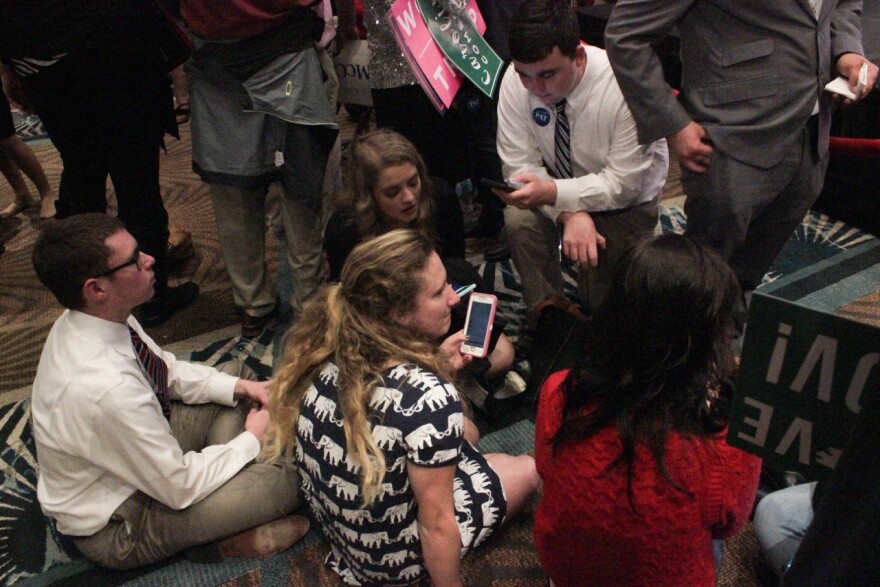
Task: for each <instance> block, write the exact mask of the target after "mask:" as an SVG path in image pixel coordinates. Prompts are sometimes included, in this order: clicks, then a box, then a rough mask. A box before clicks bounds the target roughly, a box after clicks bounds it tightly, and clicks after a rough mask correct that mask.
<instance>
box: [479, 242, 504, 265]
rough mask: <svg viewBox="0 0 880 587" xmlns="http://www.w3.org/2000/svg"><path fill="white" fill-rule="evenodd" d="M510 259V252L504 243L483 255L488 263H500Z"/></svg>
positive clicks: (494, 246) (499, 243)
mask: <svg viewBox="0 0 880 587" xmlns="http://www.w3.org/2000/svg"><path fill="white" fill-rule="evenodd" d="M509 257H510V251H508V250H507V245H506V244H505V243H504V241H498V242H497V243H495V244H494V245H492V246H491V247H490V248H489V249H487V250H486V252H485V253H483V259H484V260H485V261H486V263H500V262H501V261H504V260H505V259H507V258H509Z"/></svg>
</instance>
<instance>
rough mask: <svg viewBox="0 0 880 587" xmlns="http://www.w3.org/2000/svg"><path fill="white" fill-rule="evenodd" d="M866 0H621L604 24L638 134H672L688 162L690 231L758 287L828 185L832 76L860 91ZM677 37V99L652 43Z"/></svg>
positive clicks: (651, 137) (871, 70)
mask: <svg viewBox="0 0 880 587" xmlns="http://www.w3.org/2000/svg"><path fill="white" fill-rule="evenodd" d="M861 7H862V2H861V0H790V1H786V2H753V1H751V0H619V1H618V2H617V3H616V5H615V7H614V10H613V11H612V13H611V19H610V20H609V22H608V26H607V28H606V30H605V40H606V48H607V50H608V57H609V59H610V60H611V66H612V68H613V69H614V74H615V76H616V78H617V81H618V83H619V84H620V88H621V90H622V91H623V95H624V97H625V98H626V101H627V104H628V105H629V108H630V110H631V111H632V113H633V116H634V117H635V120H636V123H637V125H638V136H639V141H640V142H642V143H649V142H651V141H655V140H657V139H661V138H664V137H666V138H667V140H668V141H669V145H670V149H671V151H672V153H673V154H674V155H675V156H676V157H677V158H678V160H679V162H680V163H681V166H682V187H683V188H684V192H685V194H686V195H687V201H686V203H685V212H686V214H687V218H688V223H687V231H686V234H687V235H688V236H690V237H693V238H695V239H699V240H702V241H705V242H707V243H709V244H710V245H711V246H712V247H713V248H714V249H715V250H717V251H718V252H719V253H720V254H721V256H722V257H723V258H724V259H726V260H727V262H728V263H729V264H730V266H731V267H732V268H733V270H734V271H735V272H736V275H737V277H738V279H739V281H740V284H741V286H742V288H743V290H745V291H746V292H748V291H750V290H753V289H755V287H757V286H758V285H759V284H760V283H761V279H762V277H763V276H764V274H765V273H766V272H767V269H769V267H770V264H771V263H772V262H773V260H774V259H775V258H776V256H777V254H778V253H779V251H780V250H781V249H782V247H783V246H784V245H785V243H786V242H787V241H788V239H789V236H790V235H791V233H792V231H793V230H794V229H795V227H796V226H797V225H798V224H799V223H800V222H801V220H803V218H804V215H805V214H806V212H807V210H808V209H809V207H810V205H811V204H812V203H813V201H814V200H815V199H816V197H817V196H818V194H819V192H820V190H821V189H822V183H823V180H824V175H825V169H826V166H827V164H828V129H829V125H830V118H831V116H830V111H829V106H830V103H831V98H830V97H829V96H828V94H827V93H826V92H824V91H823V90H822V88H823V87H824V86H825V84H827V83H828V82H829V81H831V79H832V78H833V77H835V76H836V75H838V74H839V75H841V76H843V77H844V78H846V79H847V80H848V81H849V85H850V87H851V88H853V89H856V85H857V79H858V76H859V71H860V69H861V68H862V66H863V65H865V66H866V68H867V77H868V83H867V84H865V86H864V87H861V88H860V89H859V93H858V95H857V97H856V99H861V98H863V97H864V96H865V95H867V94H868V92H870V91H871V90H872V89H873V87H874V84H875V83H876V81H877V66H876V65H874V64H873V63H870V62H869V61H868V60H866V59H865V58H864V57H863V56H862V55H863V50H862V42H861V31H860V27H859V14H860V12H861ZM673 28H675V29H677V31H678V35H679V37H680V38H681V58H682V84H681V85H682V87H681V94H680V95H679V97H678V98H676V96H675V95H674V93H673V91H672V89H671V88H670V87H669V86H668V85H667V84H666V82H665V81H664V79H663V73H662V69H661V66H660V60H659V58H658V56H657V53H656V51H655V49H654V45H655V44H656V43H657V42H659V41H660V40H662V39H663V38H664V37H665V36H667V35H668V34H669V33H670V31H671V30H672V29H673Z"/></svg>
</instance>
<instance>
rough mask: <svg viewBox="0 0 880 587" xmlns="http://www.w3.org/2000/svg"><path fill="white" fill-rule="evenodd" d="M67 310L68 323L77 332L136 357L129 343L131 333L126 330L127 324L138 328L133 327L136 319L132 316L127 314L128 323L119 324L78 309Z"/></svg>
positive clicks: (102, 344)
mask: <svg viewBox="0 0 880 587" xmlns="http://www.w3.org/2000/svg"><path fill="white" fill-rule="evenodd" d="M67 312H69V316H68V320H69V321H70V324H71V325H72V326H73V327H74V328H75V329H76V330H77V331H78V332H80V333H82V334H83V335H84V336H86V337H88V338H90V339H92V340H94V341H95V342H97V343H98V344H100V345H101V346H104V347H108V348H113V349H114V350H116V351H118V352H120V353H122V354H124V355H126V356H128V357H133V358H136V356H135V354H134V348H133V347H132V345H131V334H130V333H129V331H128V327H129V326H132V327H133V328H135V330H138V329H137V328H136V327H135V325H137V320H135V319H134V317H132V316H129V317H128V323H126V324H119V323H118V322H111V321H109V320H104V319H103V318H98V317H97V316H92V315H91V314H86V313H85V312H80V311H78V310H67Z"/></svg>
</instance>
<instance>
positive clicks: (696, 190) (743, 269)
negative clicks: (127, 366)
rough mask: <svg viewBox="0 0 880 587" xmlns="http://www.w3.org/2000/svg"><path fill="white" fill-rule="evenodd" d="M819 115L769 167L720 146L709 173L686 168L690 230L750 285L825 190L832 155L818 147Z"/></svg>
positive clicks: (749, 287)
mask: <svg viewBox="0 0 880 587" xmlns="http://www.w3.org/2000/svg"><path fill="white" fill-rule="evenodd" d="M817 120H818V117H813V118H812V119H810V121H809V122H808V123H807V124H806V125H805V126H804V128H803V129H802V130H801V132H800V135H801V136H800V140H798V141H797V142H796V143H795V144H794V146H793V147H792V148H791V150H790V151H789V152H788V153H787V154H786V156H785V157H784V158H783V160H782V161H780V162H779V164H778V165H776V166H774V167H771V168H770V169H759V168H757V167H752V166H751V165H748V164H746V163H742V162H741V161H737V160H736V159H734V158H733V157H730V156H729V155H726V154H724V153H719V152H717V151H716V152H715V154H714V155H713V156H712V164H711V165H710V166H709V170H708V171H707V172H706V173H692V172H689V171H687V170H682V174H681V183H682V187H683V189H684V193H685V194H687V200H686V201H685V213H686V214H687V229H686V234H687V235H688V236H690V237H691V238H694V239H697V240H701V241H704V242H706V243H708V244H709V245H710V246H711V247H712V248H714V249H715V250H716V251H718V252H719V253H720V254H721V256H722V257H723V258H724V259H726V260H727V262H728V264H729V265H730V266H731V268H732V269H733V271H734V272H735V273H736V276H737V278H738V279H739V282H740V285H741V286H742V287H743V289H745V290H753V289H755V288H756V287H758V286H759V285H760V284H761V279H762V278H763V276H764V274H765V273H766V272H767V270H768V269H770V265H771V264H772V263H773V261H774V260H775V259H776V256H777V255H778V254H779V251H781V250H782V247H783V246H785V243H787V242H788V239H789V237H791V233H792V232H793V231H794V230H795V228H797V226H798V225H799V224H800V223H801V221H802V220H803V219H804V216H805V215H806V213H807V211H809V209H810V206H811V205H812V203H813V202H814V201H815V200H816V197H817V196H818V195H819V192H820V191H821V189H822V181H823V179H824V177H825V168H826V167H827V165H828V157H827V156H826V157H825V158H823V159H820V158H819V156H818V153H817V151H816V145H817V142H818V137H817V132H818V127H817Z"/></svg>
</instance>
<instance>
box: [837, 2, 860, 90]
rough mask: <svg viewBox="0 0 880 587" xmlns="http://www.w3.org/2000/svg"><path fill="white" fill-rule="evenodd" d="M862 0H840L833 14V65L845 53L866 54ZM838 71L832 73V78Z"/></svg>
mask: <svg viewBox="0 0 880 587" xmlns="http://www.w3.org/2000/svg"><path fill="white" fill-rule="evenodd" d="M861 14H862V0H840V1H838V2H837V4H836V6H835V7H834V14H832V15H831V65H832V66H834V65H835V64H836V62H837V58H838V57H840V56H841V55H843V54H844V53H858V54H859V55H864V54H865V50H864V47H863V46H862V28H861ZM834 75H836V71H835V72H833V73H832V78H833V77H834Z"/></svg>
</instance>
